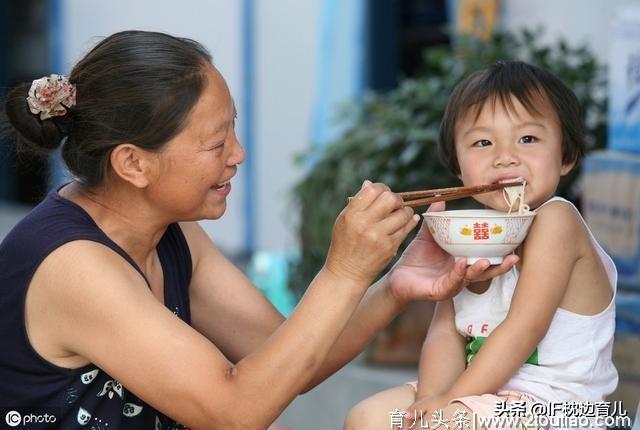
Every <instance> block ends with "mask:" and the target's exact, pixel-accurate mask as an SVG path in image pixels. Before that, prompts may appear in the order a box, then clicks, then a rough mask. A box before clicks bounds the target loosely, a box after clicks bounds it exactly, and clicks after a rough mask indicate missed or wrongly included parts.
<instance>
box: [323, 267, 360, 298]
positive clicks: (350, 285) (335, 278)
mask: <svg viewBox="0 0 640 430" xmlns="http://www.w3.org/2000/svg"><path fill="white" fill-rule="evenodd" d="M318 276H319V277H322V278H323V279H326V280H327V281H328V282H331V283H332V284H333V285H340V286H341V289H344V290H346V291H353V292H354V293H357V294H362V293H364V291H366V290H367V288H369V285H370V281H368V280H366V279H358V278H357V277H353V276H348V275H346V274H345V273H343V272H342V271H340V270H337V269H336V268H335V267H332V266H331V265H329V264H326V263H325V265H324V266H323V267H322V269H320V272H319V273H318Z"/></svg>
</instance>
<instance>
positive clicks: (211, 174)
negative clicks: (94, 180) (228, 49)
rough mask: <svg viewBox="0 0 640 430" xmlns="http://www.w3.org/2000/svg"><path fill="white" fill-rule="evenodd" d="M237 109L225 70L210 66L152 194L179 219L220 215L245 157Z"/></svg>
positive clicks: (161, 165) (162, 158)
mask: <svg viewBox="0 0 640 430" xmlns="http://www.w3.org/2000/svg"><path fill="white" fill-rule="evenodd" d="M235 117H236V110H235V105H234V102H233V99H232V98H231V95H230V94H229V89H228V88H227V84H226V82H225V81H224V79H223V77H222V76H221V75H220V73H219V72H218V71H217V70H216V69H215V68H213V67H207V70H206V82H205V87H204V89H203V93H202V95H201V96H200V99H199V100H198V102H197V103H196V105H195V106H194V108H193V110H192V111H191V113H190V114H189V117H188V118H187V125H186V127H185V128H184V130H183V131H182V132H181V133H180V134H178V135H177V136H176V137H175V138H173V139H172V140H171V141H169V143H167V145H166V146H165V147H164V148H163V150H162V151H161V152H160V153H159V159H158V160H159V169H158V172H159V174H158V176H157V178H156V180H155V181H154V184H153V185H152V186H151V187H150V189H149V192H150V193H153V194H154V195H153V200H154V201H155V202H158V204H160V205H161V206H164V207H163V208H162V209H163V210H164V212H165V213H170V214H172V216H171V218H173V219H175V220H179V221H193V220H199V219H217V218H220V217H221V216H222V215H223V214H224V212H225V210H226V207H227V201H226V199H227V196H228V195H229V193H230V192H231V183H230V181H231V179H232V178H233V177H234V176H235V174H236V171H237V169H238V168H237V165H238V164H240V163H241V162H242V161H243V160H244V156H245V153H244V149H243V148H242V146H241V145H240V142H238V138H237V137H236V133H235Z"/></svg>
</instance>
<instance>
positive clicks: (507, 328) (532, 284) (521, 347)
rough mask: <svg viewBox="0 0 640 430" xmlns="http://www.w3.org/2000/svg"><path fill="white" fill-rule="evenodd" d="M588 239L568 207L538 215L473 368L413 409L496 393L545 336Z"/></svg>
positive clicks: (549, 208)
mask: <svg viewBox="0 0 640 430" xmlns="http://www.w3.org/2000/svg"><path fill="white" fill-rule="evenodd" d="M579 234H584V231H583V229H582V226H581V224H580V220H578V219H577V217H576V215H575V213H574V212H573V209H572V208H571V207H569V206H568V205H564V204H560V203H558V204H555V203H551V204H549V205H547V206H545V207H543V208H542V209H540V210H539V212H538V214H537V215H536V218H535V221H534V223H533V225H532V226H531V230H530V232H529V234H528V236H527V238H526V241H525V243H524V245H523V254H522V269H521V274H520V278H519V280H518V284H517V286H516V290H515V293H514V295H513V299H512V301H511V306H510V308H509V312H508V314H507V317H506V318H505V320H504V321H503V322H502V323H501V324H500V325H499V326H498V327H496V328H495V329H494V330H493V332H492V333H491V335H490V336H489V337H488V339H487V341H486V342H485V343H484V344H483V345H482V348H481V349H480V351H479V353H478V354H477V355H476V356H475V358H474V360H473V361H472V363H471V364H470V365H469V367H468V368H467V369H466V370H465V371H464V372H463V373H462V374H461V375H460V377H459V378H458V379H457V380H456V382H455V383H454V384H453V385H452V387H451V388H450V390H448V391H447V392H446V393H445V394H444V395H443V396H441V397H440V398H438V399H436V401H432V402H429V401H427V402H422V403H420V404H416V405H414V407H415V409H421V410H423V411H424V410H433V409H437V408H440V407H442V406H444V405H446V404H447V402H448V401H449V400H451V399H453V398H456V397H461V396H468V395H480V394H485V393H493V392H496V391H497V390H498V389H499V388H500V387H501V386H502V385H504V384H505V383H506V382H507V381H508V380H509V378H511V377H512V376H513V374H514V373H515V372H516V371H517V370H518V369H519V368H520V367H522V365H523V363H525V361H526V360H527V358H528V357H529V356H530V355H531V353H532V352H533V351H534V349H535V348H536V346H537V345H538V343H539V342H540V341H541V340H542V338H543V337H544V336H545V334H546V332H547V330H548V328H549V325H550V324H551V320H552V319H553V316H554V314H555V312H556V309H557V308H558V306H559V305H560V302H561V301H562V298H563V296H564V293H565V291H566V289H567V285H568V283H569V278H570V276H571V273H572V270H573V267H574V266H575V264H576V262H577V261H578V259H579V258H580V253H579V251H578V248H577V246H576V243H577V240H576V238H577V237H578V235H579Z"/></svg>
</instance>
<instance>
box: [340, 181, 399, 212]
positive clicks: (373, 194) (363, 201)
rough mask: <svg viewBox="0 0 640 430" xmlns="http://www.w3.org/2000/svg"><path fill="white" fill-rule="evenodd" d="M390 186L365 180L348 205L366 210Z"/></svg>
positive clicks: (358, 209)
mask: <svg viewBox="0 0 640 430" xmlns="http://www.w3.org/2000/svg"><path fill="white" fill-rule="evenodd" d="M388 190H389V187H387V186H386V185H385V184H381V183H375V184H374V183H373V182H371V181H369V180H365V181H364V182H363V183H362V187H360V190H359V191H358V193H357V194H356V195H355V196H353V198H351V199H350V200H349V204H348V205H347V206H348V207H349V208H352V209H354V210H356V211H364V210H366V209H367V208H368V207H369V206H371V204H372V203H373V202H374V201H375V200H376V199H377V198H378V196H379V195H380V194H382V193H383V192H385V191H388Z"/></svg>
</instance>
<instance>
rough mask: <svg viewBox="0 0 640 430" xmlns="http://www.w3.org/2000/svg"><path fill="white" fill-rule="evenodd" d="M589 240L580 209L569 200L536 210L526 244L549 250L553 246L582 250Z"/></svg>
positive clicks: (558, 200) (552, 203)
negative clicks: (542, 246) (569, 245)
mask: <svg viewBox="0 0 640 430" xmlns="http://www.w3.org/2000/svg"><path fill="white" fill-rule="evenodd" d="M588 238H589V236H588V233H587V230H586V228H585V224H584V222H583V220H582V216H581V215H580V213H579V212H578V209H577V208H576V207H575V206H574V205H573V204H572V203H571V202H569V201H567V200H564V199H556V200H553V201H551V202H548V203H546V204H544V205H542V206H541V207H539V208H538V209H536V216H535V218H534V219H533V223H532V225H531V229H530V230H529V233H528V234H527V238H526V240H525V244H527V243H528V244H529V245H532V244H534V243H538V244H541V245H542V244H544V245H545V246H544V248H545V249H547V250H548V249H549V247H550V246H551V245H553V244H555V245H559V244H563V245H568V244H571V245H574V247H576V248H582V246H581V245H583V244H585V243H586V241H587V239H588ZM525 246H526V245H525Z"/></svg>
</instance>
